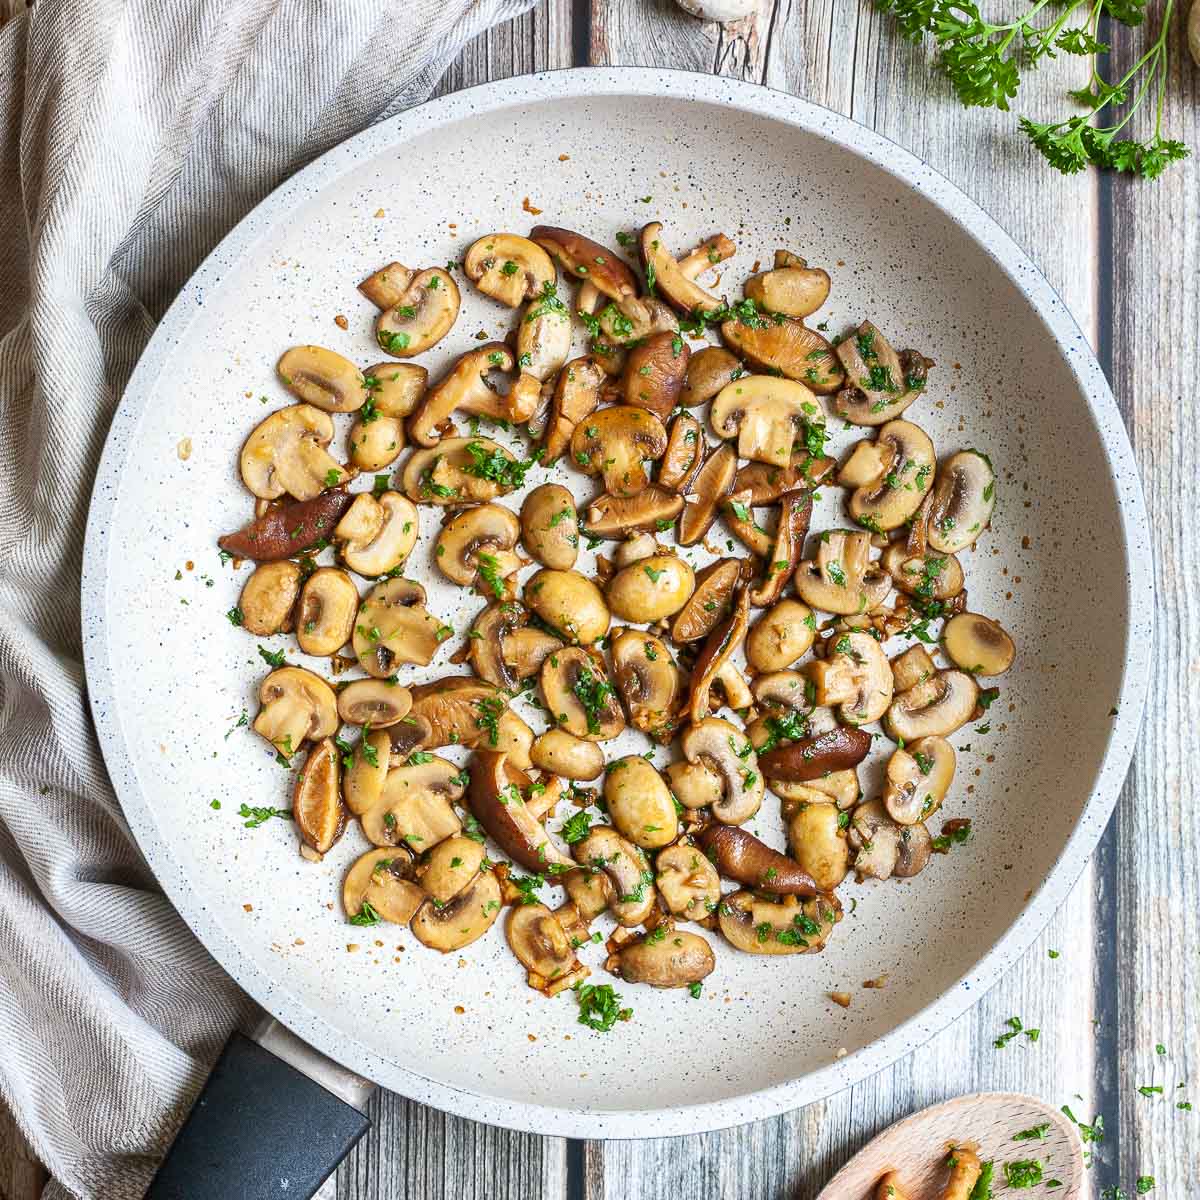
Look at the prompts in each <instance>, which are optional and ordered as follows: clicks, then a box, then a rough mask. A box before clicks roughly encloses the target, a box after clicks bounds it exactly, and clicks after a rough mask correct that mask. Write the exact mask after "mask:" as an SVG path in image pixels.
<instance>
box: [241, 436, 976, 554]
mask: <svg viewBox="0 0 1200 1200" xmlns="http://www.w3.org/2000/svg"><path fill="white" fill-rule="evenodd" d="M251 490H253V489H251ZM995 506H996V476H995V473H994V472H993V470H992V463H991V460H990V459H989V458H988V457H987V455H986V454H981V453H980V452H979V451H978V450H960V451H959V452H958V453H957V454H952V455H950V457H949V458H948V459H946V461H945V462H944V463H942V465H941V467H939V468H938V474H937V482H936V483H935V484H934V485H933V498H932V502H931V507H930V511H929V544H930V545H931V546H932V547H933V548H934V549H935V550H940V551H941V552H942V553H943V554H957V553H958V552H959V551H960V550H965V549H966V548H967V547H968V546H973V545H974V544H975V540H976V539H977V538H978V537H979V535H980V534H981V533H982V532H983V531H984V530H985V529H986V528H987V525H988V522H989V521H990V520H991V519H992V509H993V508H995Z"/></svg>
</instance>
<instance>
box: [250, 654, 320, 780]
mask: <svg viewBox="0 0 1200 1200" xmlns="http://www.w3.org/2000/svg"><path fill="white" fill-rule="evenodd" d="M258 699H259V701H260V702H261V704H262V709H261V710H260V711H259V714H258V716H257V717H255V718H254V731H255V732H256V733H258V734H261V735H262V736H263V737H265V738H266V739H267V741H269V742H270V743H271V744H272V745H273V746H274V747H275V749H276V750H278V751H279V752H280V753H281V754H283V755H285V756H286V757H288V758H290V757H291V756H292V755H293V754H295V752H296V751H297V750H299V749H300V745H301V743H302V742H305V741H314V742H315V741H320V740H321V739H322V738H327V737H329V736H330V735H331V734H333V733H335V732H336V731H337V699H336V698H335V696H334V694H333V688H331V687H330V686H329V684H327V683H326V682H325V680H323V679H322V678H321V677H320V676H319V675H314V674H313V673H312V672H311V671H306V670H305V669H304V668H303V667H279V668H278V669H277V670H274V671H272V672H271V673H270V674H269V675H268V676H267V677H266V678H265V679H264V680H263V681H262V683H261V684H259V687H258Z"/></svg>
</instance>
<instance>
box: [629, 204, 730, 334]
mask: <svg viewBox="0 0 1200 1200" xmlns="http://www.w3.org/2000/svg"><path fill="white" fill-rule="evenodd" d="M638 246H639V248H640V249H641V253H642V264H643V266H644V267H645V268H646V288H647V291H649V292H650V293H651V294H653V293H654V291H655V289H657V290H658V291H660V292H661V293H662V294H663V296H665V297H666V298H667V300H668V301H670V303H671V305H672V306H673V307H674V308H675V309H677V310H678V311H679V312H681V313H688V314H690V313H694V312H695V311H696V310H697V309H699V310H700V311H702V312H710V311H713V310H715V309H719V308H720V307H721V301H720V300H718V299H717V297H716V296H713V295H711V294H710V293H708V292H706V291H705V290H704V289H703V288H702V287H701V286H700V285H699V284H698V283H696V282H695V280H693V279H691V278H689V277H688V276H687V275H685V274H684V273H683V271H681V270H680V269H679V263H677V262H676V261H675V258H674V256H673V255H672V254H671V252H670V250H668V249H667V246H666V242H665V241H664V240H663V227H662V223H661V222H660V221H651V222H650V223H649V224H648V225H645V226H643V227H642V232H641V234H640V236H639V238H638Z"/></svg>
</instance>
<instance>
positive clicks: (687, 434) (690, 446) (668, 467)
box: [658, 413, 706, 493]
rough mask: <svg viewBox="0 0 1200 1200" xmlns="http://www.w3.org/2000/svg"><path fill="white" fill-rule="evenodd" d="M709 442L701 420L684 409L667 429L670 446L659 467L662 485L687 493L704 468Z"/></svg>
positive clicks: (660, 485) (659, 482)
mask: <svg viewBox="0 0 1200 1200" xmlns="http://www.w3.org/2000/svg"><path fill="white" fill-rule="evenodd" d="M705 449H706V443H705V441H704V430H703V429H701V427H700V422H699V421H697V420H696V418H695V417H693V416H692V415H691V414H690V413H680V414H679V416H677V417H676V418H675V420H673V421H672V422H671V427H670V429H669V430H668V431H667V448H666V451H665V452H664V453H663V456H662V461H661V462H660V463H659V467H658V485H659V487H664V488H668V489H670V490H671V491H673V492H680V493H683V492H685V491H687V486H688V484H689V483H691V481H692V478H693V477H694V476H695V474H696V472H697V471H698V470H699V469H700V462H701V459H702V458H703V457H704V451H705Z"/></svg>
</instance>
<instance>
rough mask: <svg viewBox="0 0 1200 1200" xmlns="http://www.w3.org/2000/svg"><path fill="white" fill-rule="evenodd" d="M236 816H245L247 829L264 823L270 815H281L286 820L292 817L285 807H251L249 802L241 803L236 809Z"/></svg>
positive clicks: (255, 827)
mask: <svg viewBox="0 0 1200 1200" xmlns="http://www.w3.org/2000/svg"><path fill="white" fill-rule="evenodd" d="M238 816H239V817H244V818H245V824H246V828H247V829H257V828H258V827H259V826H260V825H265V824H266V823H267V822H268V821H269V820H270V819H271V818H272V817H282V818H283V819H284V820H286V821H290V820H291V819H292V814H291V811H290V810H289V809H286V808H269V807H268V808H251V806H250V805H249V804H243V805H242V806H241V808H239V809H238Z"/></svg>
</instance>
